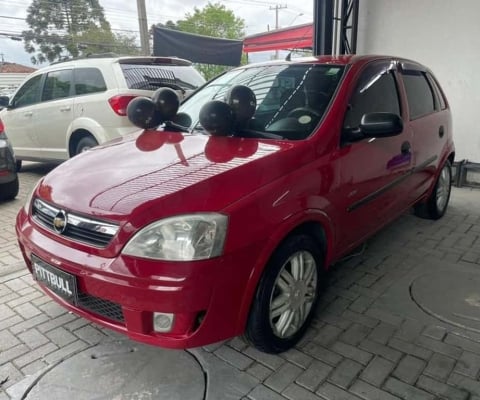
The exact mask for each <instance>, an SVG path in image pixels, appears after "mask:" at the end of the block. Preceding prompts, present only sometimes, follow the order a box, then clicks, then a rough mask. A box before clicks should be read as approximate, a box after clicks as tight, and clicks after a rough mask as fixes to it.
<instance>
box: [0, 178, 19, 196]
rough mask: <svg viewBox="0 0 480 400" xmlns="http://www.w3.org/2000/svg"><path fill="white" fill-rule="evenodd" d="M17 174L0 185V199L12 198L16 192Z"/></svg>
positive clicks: (17, 186)
mask: <svg viewBox="0 0 480 400" xmlns="http://www.w3.org/2000/svg"><path fill="white" fill-rule="evenodd" d="M18 189H19V184H18V176H16V177H15V180H13V181H11V182H8V183H3V184H1V185H0V200H13V199H14V198H15V197H16V196H17V194H18Z"/></svg>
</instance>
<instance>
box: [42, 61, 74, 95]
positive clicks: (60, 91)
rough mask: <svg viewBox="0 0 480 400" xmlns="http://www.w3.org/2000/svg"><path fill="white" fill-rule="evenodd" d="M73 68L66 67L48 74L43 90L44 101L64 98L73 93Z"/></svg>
mask: <svg viewBox="0 0 480 400" xmlns="http://www.w3.org/2000/svg"><path fill="white" fill-rule="evenodd" d="M71 87H72V70H71V69H64V70H60V71H52V72H49V73H48V74H47V77H46V79H45V85H44V87H43V92H42V101H48V100H58V99H64V98H66V97H69V96H70V95H71V92H70V90H71Z"/></svg>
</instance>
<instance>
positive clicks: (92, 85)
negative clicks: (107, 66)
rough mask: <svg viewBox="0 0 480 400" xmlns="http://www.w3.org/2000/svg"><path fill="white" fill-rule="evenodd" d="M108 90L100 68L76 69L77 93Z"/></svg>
mask: <svg viewBox="0 0 480 400" xmlns="http://www.w3.org/2000/svg"><path fill="white" fill-rule="evenodd" d="M105 90H107V85H106V84H105V80H104V79H103V75H102V73H101V71H100V70H99V69H98V68H77V69H75V94H76V95H82V94H91V93H99V92H104V91H105Z"/></svg>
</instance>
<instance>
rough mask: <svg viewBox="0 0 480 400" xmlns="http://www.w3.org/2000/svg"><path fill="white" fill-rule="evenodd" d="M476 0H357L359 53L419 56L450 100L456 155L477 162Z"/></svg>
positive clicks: (479, 54) (479, 5) (479, 56)
mask: <svg viewBox="0 0 480 400" xmlns="http://www.w3.org/2000/svg"><path fill="white" fill-rule="evenodd" d="M479 16H480V1H478V0H458V1H452V0H360V14H359V27H358V43H357V53H358V54H367V53H371V54H391V55H396V56H401V57H406V58H411V59H413V60H416V61H419V62H420V63H422V64H425V65H426V66H428V67H429V68H430V69H431V70H432V71H433V72H434V74H435V76H436V77H437V79H438V80H439V82H440V84H441V85H442V88H443V90H444V91H445V93H446V95H447V98H448V101H449V103H450V106H451V109H452V114H453V134H454V140H455V146H456V157H455V158H456V160H457V161H458V160H462V159H468V160H470V161H474V162H480V22H479Z"/></svg>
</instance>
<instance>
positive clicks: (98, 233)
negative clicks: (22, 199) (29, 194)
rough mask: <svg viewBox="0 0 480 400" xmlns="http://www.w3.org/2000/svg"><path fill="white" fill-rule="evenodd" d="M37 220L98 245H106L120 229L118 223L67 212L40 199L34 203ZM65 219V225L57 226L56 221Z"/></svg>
mask: <svg viewBox="0 0 480 400" xmlns="http://www.w3.org/2000/svg"><path fill="white" fill-rule="evenodd" d="M32 216H33V219H34V221H35V222H37V223H38V224H39V225H41V226H43V227H45V228H47V229H48V230H50V231H52V232H55V233H57V234H59V235H61V236H65V237H68V238H70V239H72V240H76V241H79V242H82V243H87V244H91V245H93V246H96V247H106V246H107V245H108V244H109V243H110V241H111V240H112V238H113V237H114V236H115V234H116V233H117V231H118V225H113V224H110V223H107V222H103V221H99V220H94V219H90V218H85V217H82V216H79V215H76V214H72V213H66V212H65V211H63V210H62V209H60V208H58V207H56V206H52V205H50V204H48V203H46V202H44V201H42V200H40V199H35V201H34V202H33V204H32ZM56 219H58V220H59V221H60V222H62V221H63V224H64V226H60V225H58V226H57V227H56V226H55V223H54V221H55V220H56Z"/></svg>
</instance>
